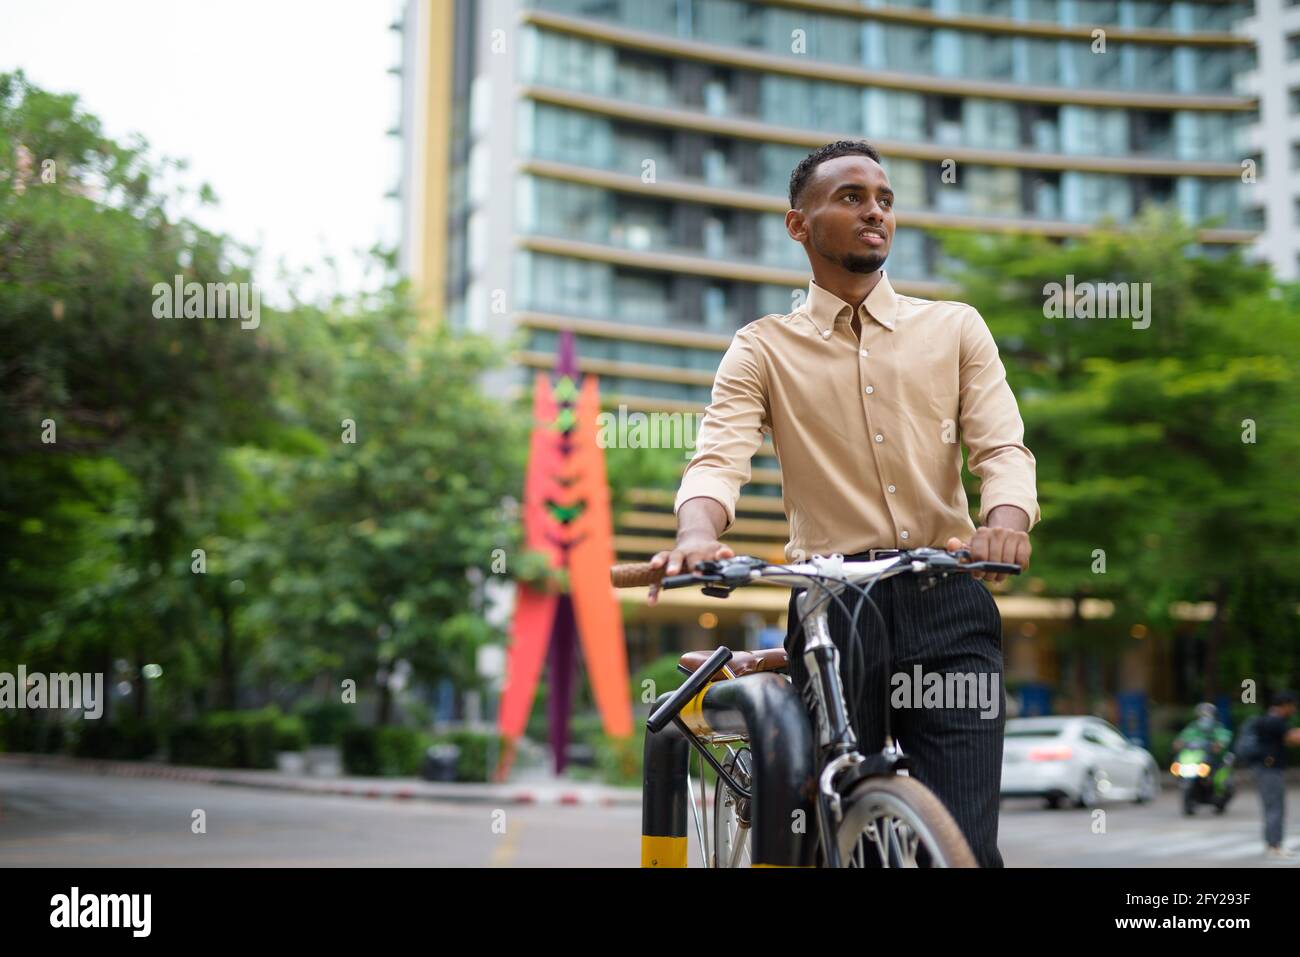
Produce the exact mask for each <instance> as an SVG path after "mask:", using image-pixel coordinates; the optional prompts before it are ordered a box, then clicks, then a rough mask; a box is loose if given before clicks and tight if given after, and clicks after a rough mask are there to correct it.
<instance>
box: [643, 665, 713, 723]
mask: <svg viewBox="0 0 1300 957" xmlns="http://www.w3.org/2000/svg"><path fill="white" fill-rule="evenodd" d="M730 660H731V649H729V648H728V647H727V646H726V645H722V646H720V647H719V648H718V650H717V651H715V652H714V653H713V654H711V655H709V657H708V658H707V659H705V662H704V664H702V665H700V666H699V667H698V668H696V669H695V671H694V673H692V674H691V676H690V677H689V678H687V679H686V680H685V681H684V682H683V683H682V686H681V687H680V688H678V689H677V690H676V691H674V692H673V693H672V696H671V697H670V698H669V699H668V700H667V701H665V702H664V703H663V704H661V705H660V706H659V707H657V708H655V710H654V712H653V713H652V714H651V715H650V717H648V718H646V722H645V727H646V730H647V731H649V732H650V733H651V734H658V733H659V732H660V731H662V730H663V729H664V728H666V727H668V722H670V721H672V720H673V718H675V717H677V714H678V712H680V711H681V710H682V708H684V707H686V702H688V701H690V700H691V699H692V698H694V697H695V696H696V695H697V694H699V693H700V689H701V688H703V687H704V686H705V685H706V684H708V683H709V682H710V681H711V680H712V679H713V676H714V675H715V674H717V673H718V672H719V671H720V670H721V669H722V666H723V665H725V664H726V663H727V662H728V661H730Z"/></svg>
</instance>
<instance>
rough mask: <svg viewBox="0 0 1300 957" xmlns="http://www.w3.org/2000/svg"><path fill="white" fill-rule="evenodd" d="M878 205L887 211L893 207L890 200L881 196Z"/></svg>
mask: <svg viewBox="0 0 1300 957" xmlns="http://www.w3.org/2000/svg"><path fill="white" fill-rule="evenodd" d="M880 205H881V206H884V207H885V208H887V209H888V208H889V207H891V206H893V205H894V201H893V200H892V199H890V198H889V197H888V196H882V197H881V198H880Z"/></svg>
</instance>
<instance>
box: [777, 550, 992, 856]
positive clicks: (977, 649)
mask: <svg viewBox="0 0 1300 957" xmlns="http://www.w3.org/2000/svg"><path fill="white" fill-rule="evenodd" d="M851 557H852V558H853V559H854V560H865V558H866V556H851ZM922 584H923V581H922V579H921V578H919V577H918V576H915V575H905V576H900V577H898V578H891V579H887V580H885V581H882V582H880V583H879V584H877V585H876V586H875V587H874V588H873V589H872V590H871V598H872V600H873V601H874V602H875V603H876V605H877V606H878V607H879V608H880V611H881V615H882V616H883V618H884V623H885V626H886V627H887V629H888V638H889V651H890V658H891V660H890V661H888V662H886V661H885V660H884V651H883V642H882V641H881V635H880V619H878V618H877V617H876V616H875V615H874V614H872V612H871V610H870V609H869V608H867V607H866V606H865V604H864V605H863V608H862V612H861V614H860V615H859V616H858V628H857V630H858V634H859V635H860V636H861V637H862V639H863V640H862V645H861V649H862V659H860V660H863V661H864V662H865V668H863V669H861V670H862V672H863V674H864V680H863V681H862V682H861V689H860V693H857V694H855V693H854V689H852V688H849V687H847V680H846V688H845V697H846V699H847V703H848V707H849V710H850V712H851V713H852V712H854V711H855V710H856V712H857V716H856V720H855V721H854V728H853V730H854V732H855V733H856V734H857V736H858V742H859V747H860V748H861V749H862V751H863V752H865V753H871V752H873V751H878V750H879V749H880V748H881V747H882V746H883V744H884V711H885V709H886V708H888V709H889V723H890V732H891V733H892V734H893V736H894V737H895V739H896V740H897V741H898V743H899V745H900V746H901V748H902V750H903V753H904V754H906V755H908V756H909V757H910V758H911V760H912V770H911V771H910V772H909V773H910V774H911V775H912V777H914V778H916V779H917V780H919V781H920V782H921V783H923V784H924V785H925V786H926V787H928V788H929V789H930V790H931V791H933V792H934V793H935V795H937V796H938V798H939V800H941V801H942V802H943V803H944V805H945V806H946V807H947V808H948V811H949V812H950V813H951V814H952V816H953V818H954V819H955V820H956V822H957V825H958V827H960V828H961V831H962V833H963V834H964V835H965V836H966V841H967V843H969V844H970V847H971V850H972V851H973V852H974V854H975V859H976V860H977V861H978V862H979V864H980V866H981V867H1001V866H1002V855H1001V853H1000V852H999V851H998V811H999V806H1000V791H1001V785H1002V735H1003V730H1004V728H1005V726H1006V689H1005V687H1004V683H1003V676H1002V616H1001V614H1000V613H999V612H998V607H997V603H996V602H995V601H994V600H993V596H992V595H991V594H989V591H988V589H987V588H985V587H984V585H983V584H982V583H981V582H979V581H976V580H975V579H973V578H971V577H970V576H969V575H953V576H951V577H950V578H947V579H945V580H943V581H940V582H938V583H937V584H936V585H934V587H933V588H930V589H928V590H924V591H923V590H922V589H921V586H922ZM814 590H816V589H814ZM800 591H801V590H795V591H794V593H793V594H792V595H791V598H790V614H789V628H788V631H787V634H786V641H785V647H786V650H787V651H788V652H789V653H790V677H791V679H792V680H793V682H794V685H795V687H796V688H797V689H799V690H800V691H802V690H803V687H804V685H805V684H806V683H807V680H808V672H807V669H806V668H805V667H804V663H803V658H802V652H803V640H804V639H803V634H802V632H798V633H797V634H796V625H797V622H798V613H797V610H796V605H795V602H796V601H797V600H798V596H799V593H800ZM842 597H843V599H844V603H845V605H846V606H847V607H848V610H849V612H850V613H851V612H852V611H853V608H854V605H855V603H856V600H857V596H856V595H855V594H854V593H852V592H845V593H844V594H843V595H842ZM828 604H829V611H828V615H827V621H828V624H829V626H830V634H831V640H832V641H834V642H835V645H836V647H838V648H839V650H840V658H841V663H840V671H841V673H842V674H844V673H845V672H846V668H845V658H846V656H847V655H848V654H849V652H850V650H851V649H850V646H849V642H848V632H849V624H850V623H849V620H848V619H847V618H846V617H845V615H844V612H843V611H842V610H841V609H840V608H839V606H838V605H837V604H836V603H835V602H829V603H828ZM918 665H919V666H920V668H921V672H922V674H923V675H926V676H928V675H931V674H934V675H948V674H961V675H969V674H973V675H975V676H976V678H977V679H978V677H979V676H980V675H983V676H984V682H985V688H986V689H987V694H986V700H987V701H988V702H989V703H990V705H991V706H990V707H989V708H988V709H987V710H989V711H992V710H993V708H996V714H995V715H994V716H991V717H988V716H981V713H982V711H984V710H985V709H984V708H982V707H981V706H980V704H978V703H977V702H976V701H970V700H967V701H966V702H965V706H962V707H953V706H951V705H953V704H955V703H956V701H957V699H955V698H953V697H951V696H950V697H948V698H946V699H945V700H944V701H943V704H944V705H949V706H948V707H942V706H941V707H914V706H912V705H914V704H915V703H916V702H915V699H913V698H910V697H909V696H906V695H904V694H902V693H898V694H895V693H894V692H895V689H897V688H901V687H903V686H904V685H903V682H902V680H901V679H897V678H895V676H897V675H906V676H907V677H908V680H909V682H910V683H912V684H915V683H916V682H915V681H914V678H915V676H916V670H915V669H916V666H918ZM994 676H996V688H995V686H994ZM935 680H937V679H935ZM903 702H906V703H907V705H908V706H901V705H902V703H903ZM932 703H933V702H932ZM855 705H856V708H855Z"/></svg>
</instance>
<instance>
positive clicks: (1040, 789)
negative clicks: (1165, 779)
mask: <svg viewBox="0 0 1300 957" xmlns="http://www.w3.org/2000/svg"><path fill="white" fill-rule="evenodd" d="M1159 789H1160V768H1159V767H1158V766H1157V764H1156V759H1155V758H1153V757H1152V756H1151V753H1150V752H1149V751H1147V750H1146V749H1145V748H1143V747H1140V746H1139V745H1136V744H1134V743H1133V742H1132V741H1130V740H1129V739H1128V738H1126V737H1124V735H1123V734H1121V733H1120V732H1119V731H1117V730H1116V729H1115V728H1114V727H1113V726H1111V725H1110V724H1108V723H1106V722H1105V721H1103V720H1102V719H1101V718H1094V717H1088V716H1067V715H1062V716H1060V717H1043V718H1011V719H1010V720H1008V721H1007V728H1006V740H1005V742H1004V743H1003V749H1002V796H1003V797H1004V798H1007V797H1041V798H1044V799H1045V800H1046V801H1047V805H1048V807H1059V806H1060V804H1061V802H1062V801H1069V802H1070V803H1072V804H1073V805H1074V806H1075V807H1095V806H1096V805H1097V804H1099V803H1101V802H1102V801H1136V802H1138V803H1139V804H1142V803H1145V802H1147V801H1152V800H1154V799H1155V797H1156V795H1157V794H1158V793H1159Z"/></svg>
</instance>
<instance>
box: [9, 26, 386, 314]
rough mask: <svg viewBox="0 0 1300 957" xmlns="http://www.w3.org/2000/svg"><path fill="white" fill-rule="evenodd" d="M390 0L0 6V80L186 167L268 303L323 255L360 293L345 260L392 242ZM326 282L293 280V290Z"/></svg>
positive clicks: (356, 262)
mask: <svg viewBox="0 0 1300 957" xmlns="http://www.w3.org/2000/svg"><path fill="white" fill-rule="evenodd" d="M399 9H400V3H398V2H396V0H51V2H33V0H0V71H9V70H14V69H17V68H21V69H22V70H24V71H25V72H26V73H27V75H28V77H29V79H31V80H32V81H33V82H34V83H36V84H37V85H39V86H41V87H43V88H45V89H48V90H51V91H54V92H60V93H76V94H78V95H79V96H80V97H81V99H82V105H83V108H84V109H86V110H87V111H89V112H92V113H95V114H96V115H98V116H99V118H100V119H101V120H102V121H103V124H104V128H105V131H106V132H107V133H108V134H109V135H110V136H112V137H114V138H117V139H124V138H125V137H126V136H128V135H129V134H131V133H140V134H141V135H143V136H144V137H145V139H147V140H148V141H149V145H150V148H151V152H152V153H153V154H154V155H155V156H158V155H166V156H169V157H173V158H177V159H182V158H183V159H187V160H189V162H190V168H189V171H188V172H187V173H186V174H185V180H184V181H185V182H186V183H188V184H190V185H192V186H194V187H197V186H198V184H199V183H202V182H207V183H209V184H210V185H211V186H212V188H213V189H214V190H215V191H216V194H217V198H218V200H219V205H217V206H216V207H212V208H209V209H207V210H205V211H202V213H201V215H199V216H198V218H199V220H200V221H201V222H202V223H203V225H205V226H207V227H209V228H212V229H215V230H218V231H221V232H224V233H228V234H229V235H231V236H233V237H235V238H236V239H238V240H240V241H242V242H246V243H250V244H253V245H256V246H257V247H259V249H260V250H261V254H260V256H259V258H258V266H259V269H258V278H259V280H260V283H261V285H262V286H263V294H264V296H265V298H266V299H267V300H268V301H271V302H277V301H282V297H283V291H284V289H285V285H284V284H283V283H281V282H279V281H278V280H277V278H276V274H277V272H278V266H279V264H280V263H281V262H283V263H284V264H286V265H287V266H288V267H289V268H290V269H292V270H294V271H298V270H301V269H303V268H305V267H316V268H317V269H318V271H319V268H320V266H321V263H322V261H323V259H324V258H325V256H326V255H332V256H333V257H334V258H335V259H336V260H337V261H338V265H339V279H338V284H340V285H341V286H342V287H343V288H344V289H349V290H350V289H355V288H358V287H359V286H361V285H362V284H367V285H368V283H366V280H365V278H364V277H363V275H362V272H361V256H360V255H359V254H358V253H357V251H358V250H364V249H367V248H369V247H370V246H371V245H372V244H373V243H375V242H376V241H380V240H383V241H386V242H390V243H391V242H395V241H396V236H397V230H396V223H397V205H396V203H395V202H394V201H392V200H386V199H384V198H383V194H384V193H385V192H387V191H388V190H389V189H390V188H391V187H392V186H393V185H394V184H395V183H396V181H397V174H398V156H397V146H396V140H395V139H394V138H392V137H387V136H385V135H384V131H385V130H386V129H388V128H389V127H390V126H392V125H394V121H395V119H396V117H397V114H398V100H399V86H398V80H397V78H396V77H395V76H393V75H391V74H389V73H386V72H385V71H386V70H387V69H388V68H389V67H390V66H394V65H396V64H397V63H398V62H399V60H400V57H399V53H400V38H399V35H398V34H397V33H395V32H392V31H390V30H388V24H389V23H390V22H391V21H393V20H394V19H396V18H397V11H398V10H399ZM335 285H336V283H335V280H333V279H327V278H324V277H322V278H320V279H318V280H316V281H312V282H309V283H308V284H307V286H306V288H305V292H306V293H307V294H308V295H317V294H319V293H320V292H321V291H327V290H329V289H332V288H334V287H335Z"/></svg>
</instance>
